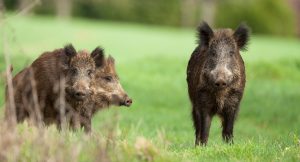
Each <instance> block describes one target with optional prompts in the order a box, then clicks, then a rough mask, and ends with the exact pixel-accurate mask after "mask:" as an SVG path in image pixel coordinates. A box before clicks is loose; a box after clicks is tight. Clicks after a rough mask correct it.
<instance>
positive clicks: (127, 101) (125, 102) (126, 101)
mask: <svg viewBox="0 0 300 162" xmlns="http://www.w3.org/2000/svg"><path fill="white" fill-rule="evenodd" d="M131 104H132V99H131V98H129V97H128V96H127V95H126V97H125V101H124V103H123V105H124V106H127V107H129V106H130V105H131Z"/></svg>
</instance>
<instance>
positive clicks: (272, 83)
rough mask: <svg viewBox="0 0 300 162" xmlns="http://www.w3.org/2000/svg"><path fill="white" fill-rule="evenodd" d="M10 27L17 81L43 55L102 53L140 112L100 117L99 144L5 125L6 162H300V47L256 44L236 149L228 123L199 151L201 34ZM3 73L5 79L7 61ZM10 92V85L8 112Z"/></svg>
mask: <svg viewBox="0 0 300 162" xmlns="http://www.w3.org/2000/svg"><path fill="white" fill-rule="evenodd" d="M7 23H8V24H9V25H10V27H12V28H13V29H14V31H15V32H14V33H10V36H14V37H15V38H16V39H15V41H16V42H17V43H16V42H14V41H10V42H8V45H9V49H10V53H11V54H12V55H13V56H12V63H13V65H14V72H15V73H16V72H18V71H20V70H21V69H22V68H24V66H25V65H27V64H28V63H30V62H32V60H34V59H35V58H36V57H38V55H39V54H40V53H42V52H44V51H49V50H53V49H55V48H60V47H62V46H63V45H65V44H66V43H68V42H72V43H73V44H74V46H75V47H76V48H77V49H88V50H92V49H94V48H95V47H96V46H98V45H101V46H102V47H104V48H105V51H106V54H107V55H108V54H111V55H112V56H113V57H115V60H116V66H117V71H118V73H119V76H120V78H121V83H122V85H123V87H124V89H125V90H126V91H127V92H128V94H129V95H130V96H131V97H132V98H133V105H132V107H130V108H123V107H122V108H111V109H107V110H103V111H101V112H99V113H98V114H97V115H96V116H95V117H94V119H93V130H94V133H93V134H92V135H90V136H85V135H84V134H83V133H82V132H81V131H79V132H75V133H73V132H57V131H56V129H55V127H50V128H47V129H43V130H42V131H38V130H36V129H34V128H32V127H29V126H28V125H26V124H23V125H19V127H18V131H17V132H16V133H15V134H10V133H9V132H6V130H7V129H4V128H3V127H2V125H1V124H0V137H1V138H0V152H1V153H0V154H1V157H2V155H3V154H2V153H7V154H4V155H15V156H10V157H12V158H14V157H15V158H16V159H25V160H26V161H35V160H36V161H46V160H49V159H50V160H52V161H65V160H67V161H68V159H71V160H72V161H76V159H78V161H105V160H104V159H100V160H99V157H102V158H103V157H105V155H108V157H110V158H111V161H130V162H131V161H145V160H148V159H153V161H172V162H173V161H185V162H186V161H191V162H192V161H299V160H300V136H299V135H300V127H299V125H300V116H299V113H300V109H299V103H300V102H299V98H300V91H299V89H300V84H299V80H300V55H299V53H300V46H299V43H300V42H299V40H296V39H292V38H278V37H262V36H254V37H252V39H251V42H250V46H249V48H248V49H249V50H248V51H247V52H243V53H242V56H243V58H244V61H245V63H246V72H247V84H246V90H245V94H244V97H243V100H242V103H241V109H240V115H239V117H238V120H237V122H236V125H235V132H234V135H235V144H234V145H231V146H229V145H226V144H224V143H223V142H222V140H221V129H220V121H219V119H218V118H215V119H214V120H213V123H212V128H211V132H210V138H209V143H208V146H207V147H205V148H195V147H194V130H193V126H192V119H191V115H190V111H191V105H190V102H189V99H188V94H187V84H186V80H185V78H186V65H187V62H188V60H189V57H190V54H191V53H192V51H193V50H194V48H195V46H196V44H195V40H196V38H195V31H194V30H182V29H176V28H169V27H149V26H142V25H132V24H126V23H112V22H102V21H99V22H95V21H87V20H77V19H75V20H71V21H70V22H61V21H56V20H55V19H54V18H45V17H32V18H24V17H23V18H18V17H15V18H13V19H8V21H7ZM45 31H47V32H45ZM32 33H35V34H32ZM0 51H2V49H1V47H0ZM28 60H29V61H28ZM0 65H1V66H0V71H1V72H3V71H4V66H3V65H4V60H3V58H2V53H1V54H0ZM1 83H2V82H1ZM3 92H4V85H3V84H2V85H1V87H0V106H2V105H3V104H4V101H3V98H4V97H3ZM1 112H3V109H1ZM2 114H3V113H1V115H2ZM1 115H0V116H1ZM111 130H113V133H110V131H111ZM4 142H5V144H7V143H8V144H7V145H4V144H3V143H4ZM106 142H109V144H107V143H106ZM2 144H3V145H2ZM2 146H8V147H5V148H4V149H2V148H3V147H2ZM106 146H108V147H106ZM15 148H18V149H15ZM103 148H106V149H103ZM9 153H10V154H9ZM69 157H72V158H69ZM66 158H68V159H66ZM4 161H5V160H4ZM16 161H18V160H16ZM19 161H20V160H19ZM149 161H151V160H149Z"/></svg>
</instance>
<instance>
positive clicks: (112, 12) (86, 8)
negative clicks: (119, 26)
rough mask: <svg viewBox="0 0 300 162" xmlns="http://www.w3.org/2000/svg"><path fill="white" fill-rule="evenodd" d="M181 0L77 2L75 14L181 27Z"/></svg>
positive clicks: (83, 0) (91, 0)
mask: <svg viewBox="0 0 300 162" xmlns="http://www.w3.org/2000/svg"><path fill="white" fill-rule="evenodd" d="M179 2H180V1H179V0H165V1H160V0H151V1H141V0H121V1H120V0H102V1H95V0H77V1H76V3H75V11H74V14H75V15H77V16H84V17H89V18H101V19H109V20H121V21H133V22H140V23H150V24H164V25H175V26H177V25H180V24H179V23H180V10H179V9H180V6H179V5H180V4H179Z"/></svg>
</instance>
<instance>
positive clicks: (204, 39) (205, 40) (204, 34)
mask: <svg viewBox="0 0 300 162" xmlns="http://www.w3.org/2000/svg"><path fill="white" fill-rule="evenodd" d="M197 31H198V33H197V37H198V39H199V40H198V43H199V44H200V45H204V46H208V44H209V40H210V38H211V37H212V36H213V35H214V33H213V30H212V29H211V28H210V27H209V25H208V24H207V23H206V22H202V23H201V25H200V26H199V27H198V29H197Z"/></svg>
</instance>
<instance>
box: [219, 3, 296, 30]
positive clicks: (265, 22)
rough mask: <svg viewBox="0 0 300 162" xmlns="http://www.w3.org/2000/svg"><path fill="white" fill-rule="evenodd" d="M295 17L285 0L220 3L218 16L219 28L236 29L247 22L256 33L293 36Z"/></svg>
mask: <svg viewBox="0 0 300 162" xmlns="http://www.w3.org/2000/svg"><path fill="white" fill-rule="evenodd" d="M295 21H296V18H295V15H293V12H292V11H291V8H290V7H288V6H287V2H286V1H284V0H249V1H244V0H225V1H220V4H219V7H218V12H217V16H216V24H217V26H219V27H231V28H236V26H237V25H238V24H239V23H240V22H246V23H247V24H249V26H251V28H252V30H253V32H254V33H264V34H277V35H293V34H295V33H296V25H295Z"/></svg>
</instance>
